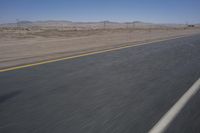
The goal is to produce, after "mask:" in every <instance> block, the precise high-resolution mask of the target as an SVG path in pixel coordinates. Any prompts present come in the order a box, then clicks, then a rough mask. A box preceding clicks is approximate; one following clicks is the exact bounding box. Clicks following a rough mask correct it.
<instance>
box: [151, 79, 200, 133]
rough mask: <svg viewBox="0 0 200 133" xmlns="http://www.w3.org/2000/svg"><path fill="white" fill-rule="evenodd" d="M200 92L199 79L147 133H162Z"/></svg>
mask: <svg viewBox="0 0 200 133" xmlns="http://www.w3.org/2000/svg"><path fill="white" fill-rule="evenodd" d="M199 90H200V78H199V79H198V80H197V81H196V82H195V83H194V84H193V85H192V87H190V88H189V89H188V91H187V92H185V94H184V95H183V96H182V97H181V98H180V99H179V100H178V101H177V102H176V103H175V104H174V105H173V106H172V108H171V109H170V110H169V111H168V112H167V113H166V114H165V115H164V116H163V117H162V118H161V119H160V120H159V121H158V122H157V123H156V125H155V126H154V127H153V128H152V129H151V130H150V131H149V132H148V133H163V132H164V131H165V130H166V129H167V128H168V126H169V124H170V123H171V122H172V121H173V120H174V118H175V117H176V116H177V115H178V113H179V112H180V111H181V109H183V107H184V106H185V105H186V104H187V102H188V101H189V100H190V99H191V98H192V96H194V95H195V94H196V93H197V92H198V91H199Z"/></svg>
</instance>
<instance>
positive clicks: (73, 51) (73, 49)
mask: <svg viewBox="0 0 200 133" xmlns="http://www.w3.org/2000/svg"><path fill="white" fill-rule="evenodd" d="M196 33H200V29H199V28H196V27H189V28H145V29H141V28H128V27H127V28H112V29H103V28H102V29H81V30H77V29H76V30H74V29H60V28H54V29H50V28H49V29H48V28H45V29H38V28H35V29H34V28H10V27H7V28H5V27H4V28H0V69H3V68H8V67H12V66H18V65H23V64H29V63H35V62H41V61H44V60H51V59H57V58H61V57H67V56H72V55H77V54H81V53H86V52H90V51H98V50H103V49H109V48H113V47H119V46H123V45H134V44H137V43H141V42H150V41H154V40H160V39H167V38H173V37H176V36H184V35H190V34H196Z"/></svg>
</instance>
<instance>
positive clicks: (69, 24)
mask: <svg viewBox="0 0 200 133" xmlns="http://www.w3.org/2000/svg"><path fill="white" fill-rule="evenodd" d="M35 26H36V27H82V28H83V27H85V28H100V27H104V28H105V27H107V28H124V27H127V28H128V27H134V28H149V27H151V28H157V27H183V26H185V25H184V24H153V23H146V22H141V21H134V22H126V23H125V22H124V23H120V22H111V21H101V22H72V21H55V20H48V21H19V22H17V23H5V24H0V27H35Z"/></svg>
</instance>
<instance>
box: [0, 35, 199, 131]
mask: <svg viewBox="0 0 200 133" xmlns="http://www.w3.org/2000/svg"><path fill="white" fill-rule="evenodd" d="M199 77H200V35H194V36H191V37H185V38H180V39H175V40H169V41H164V42H158V43H152V44H148V45H143V46H138V47H132V48H127V49H122V50H119V51H112V52H107V53H101V54H96V55H92V56H86V57H81V58H76V59H71V60H65V61H59V62H54V63H50V64H45V65H40V66H35V67H29V68H24V69H20V70H15V71H9V72H3V73H0V133H145V132H148V131H149V130H150V129H151V128H152V127H153V126H154V125H155V124H156V123H157V122H158V121H159V120H160V118H161V117H162V116H163V115H164V114H165V113H166V112H167V111H168V110H169V109H170V108H171V107H172V105H173V104H174V103H175V102H176V101H177V100H178V99H179V98H180V97H181V96H182V95H183V94H184V93H185V92H186V91H187V90H188V89H189V87H191V86H192V84H193V83H194V82H195V81H196V80H197V79H198V78H199ZM199 110H200V93H198V94H196V95H195V96H194V97H193V98H192V99H191V100H190V101H189V103H188V104H187V105H186V106H185V108H184V109H183V110H182V111H181V112H180V114H179V115H178V116H177V118H176V119H175V120H174V121H173V122H172V123H171V125H170V127H169V128H168V129H167V132H170V133H173V132H175V133H178V132H180V133H184V132H185V133H188V132H190V133H193V132H194V133H197V132H200V126H199V125H200V111H199Z"/></svg>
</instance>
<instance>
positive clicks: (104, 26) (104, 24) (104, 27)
mask: <svg viewBox="0 0 200 133" xmlns="http://www.w3.org/2000/svg"><path fill="white" fill-rule="evenodd" d="M103 29H104V30H105V29H106V21H103Z"/></svg>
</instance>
